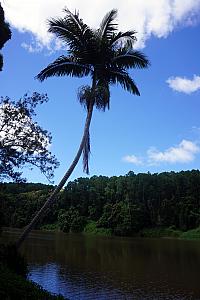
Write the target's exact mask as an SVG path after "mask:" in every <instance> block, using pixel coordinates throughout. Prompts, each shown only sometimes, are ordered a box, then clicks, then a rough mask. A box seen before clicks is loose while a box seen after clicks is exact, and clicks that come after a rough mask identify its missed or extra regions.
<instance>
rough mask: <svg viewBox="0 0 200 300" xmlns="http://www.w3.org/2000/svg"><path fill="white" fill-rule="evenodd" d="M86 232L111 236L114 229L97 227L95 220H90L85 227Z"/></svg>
mask: <svg viewBox="0 0 200 300" xmlns="http://www.w3.org/2000/svg"><path fill="white" fill-rule="evenodd" d="M84 233H85V234H94V235H103V236H111V235H112V230H111V229H110V228H109V229H108V228H103V227H97V225H96V222H95V221H90V222H89V223H88V224H87V225H86V226H85V228H84Z"/></svg>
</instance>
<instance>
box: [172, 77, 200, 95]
mask: <svg viewBox="0 0 200 300" xmlns="http://www.w3.org/2000/svg"><path fill="white" fill-rule="evenodd" d="M166 82H167V83H168V84H169V86H170V88H172V89H173V90H175V91H177V92H182V93H185V94H191V93H194V92H196V91H198V90H199V89H200V76H197V75H194V76H193V79H187V78H185V77H183V78H182V77H170V78H169V79H167V81H166Z"/></svg>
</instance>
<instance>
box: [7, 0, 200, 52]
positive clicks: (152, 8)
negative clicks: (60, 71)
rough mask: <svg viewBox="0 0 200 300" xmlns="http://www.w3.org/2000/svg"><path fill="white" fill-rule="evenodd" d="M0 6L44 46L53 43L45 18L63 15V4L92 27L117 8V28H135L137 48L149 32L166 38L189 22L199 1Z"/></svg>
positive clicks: (87, 0)
mask: <svg viewBox="0 0 200 300" xmlns="http://www.w3.org/2000/svg"><path fill="white" fill-rule="evenodd" d="M2 5H3V7H4V10H5V14H6V18H7V20H8V21H9V22H10V24H11V25H12V26H14V27H15V28H17V29H18V30H20V31H27V32H30V33H32V34H33V35H34V37H35V39H36V43H39V44H40V45H43V46H46V47H47V48H50V47H51V46H52V45H51V41H52V35H50V34H48V33H47V25H46V20H47V19H49V18H51V17H57V16H63V12H62V10H63V8H64V7H65V6H66V5H67V7H68V8H69V9H70V10H72V11H74V10H75V9H78V10H79V11H80V15H81V17H82V18H83V19H84V20H85V22H87V23H88V24H89V25H90V26H92V27H96V26H98V25H99V22H100V21H101V18H102V17H103V16H104V14H105V13H106V12H108V11H109V10H111V9H112V8H117V9H118V12H119V15H118V22H119V25H120V29H122V30H126V29H134V30H136V31H137V32H138V34H137V37H138V42H137V47H139V48H142V47H144V46H145V42H146V40H147V39H148V38H149V37H150V36H151V35H154V36H156V37H158V38H162V37H166V36H167V35H168V34H169V33H170V32H172V31H173V30H174V28H175V27H177V26H188V25H192V24H194V23H195V22H197V21H198V20H199V17H200V16H199V15H200V14H199V9H200V0H126V3H125V5H124V1H121V0H115V1H114V0H95V1H91V0H84V1H82V0H68V1H66V0H57V1H55V0H42V1H41V0H29V1H27V0H20V1H18V0H6V1H5V2H2ZM36 48H37V47H36ZM30 49H31V51H33V48H30ZM30 49H29V50H30Z"/></svg>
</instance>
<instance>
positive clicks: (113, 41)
mask: <svg viewBox="0 0 200 300" xmlns="http://www.w3.org/2000/svg"><path fill="white" fill-rule="evenodd" d="M135 35H136V31H134V30H129V31H125V32H121V31H119V32H118V33H113V34H112V37H111V38H110V42H109V45H110V47H115V46H117V48H120V47H121V45H123V44H124V42H126V41H130V42H131V46H132V47H133V45H134V44H135V42H136V41H137V38H136V36H135Z"/></svg>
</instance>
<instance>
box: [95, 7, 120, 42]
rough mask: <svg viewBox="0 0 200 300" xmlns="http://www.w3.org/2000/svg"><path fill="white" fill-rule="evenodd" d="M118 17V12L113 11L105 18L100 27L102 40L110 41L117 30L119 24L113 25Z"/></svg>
mask: <svg viewBox="0 0 200 300" xmlns="http://www.w3.org/2000/svg"><path fill="white" fill-rule="evenodd" d="M116 17H117V10H116V9H112V10H111V11H109V12H108V13H107V14H106V15H105V17H104V18H103V20H102V22H101V24H100V27H99V29H98V34H99V36H100V38H101V39H104V38H106V39H109V38H110V37H111V36H112V35H113V33H114V32H115V31H116V30H117V25H118V24H117V23H113V21H114V20H115V18H116Z"/></svg>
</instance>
